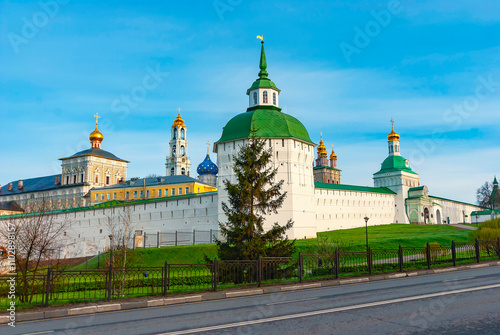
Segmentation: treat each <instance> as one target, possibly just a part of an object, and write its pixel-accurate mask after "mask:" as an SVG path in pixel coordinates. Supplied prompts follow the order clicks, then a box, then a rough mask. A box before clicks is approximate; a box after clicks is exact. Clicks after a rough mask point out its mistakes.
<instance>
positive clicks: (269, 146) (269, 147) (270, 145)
mask: <svg viewBox="0 0 500 335" xmlns="http://www.w3.org/2000/svg"><path fill="white" fill-rule="evenodd" d="M270 147H271V139H269V148H270Z"/></svg>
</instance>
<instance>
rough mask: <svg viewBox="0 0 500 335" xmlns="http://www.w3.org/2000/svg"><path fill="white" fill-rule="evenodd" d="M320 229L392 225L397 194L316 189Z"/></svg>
mask: <svg viewBox="0 0 500 335" xmlns="http://www.w3.org/2000/svg"><path fill="white" fill-rule="evenodd" d="M315 198H316V199H315V207H316V224H317V231H319V232H320V231H327V230H336V229H348V228H357V227H364V226H365V220H364V217H365V216H367V217H368V218H369V220H368V225H369V226H374V225H381V224H390V223H393V222H394V213H395V212H394V205H395V201H396V195H395V194H386V193H375V192H363V191H353V190H332V189H321V188H316V189H315Z"/></svg>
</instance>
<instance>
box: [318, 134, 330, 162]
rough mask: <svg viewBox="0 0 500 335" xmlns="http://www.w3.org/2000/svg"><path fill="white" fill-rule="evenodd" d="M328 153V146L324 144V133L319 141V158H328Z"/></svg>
mask: <svg viewBox="0 0 500 335" xmlns="http://www.w3.org/2000/svg"><path fill="white" fill-rule="evenodd" d="M327 155H328V153H327V152H326V146H325V143H324V142H323V133H321V140H320V141H319V145H318V156H325V157H326V156H327Z"/></svg>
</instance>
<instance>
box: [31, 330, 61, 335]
mask: <svg viewBox="0 0 500 335" xmlns="http://www.w3.org/2000/svg"><path fill="white" fill-rule="evenodd" d="M53 332H54V331H53V330H47V331H44V332H37V333H26V334H24V335H36V334H49V333H53Z"/></svg>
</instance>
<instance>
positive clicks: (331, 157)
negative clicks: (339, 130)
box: [330, 144, 337, 159]
mask: <svg viewBox="0 0 500 335" xmlns="http://www.w3.org/2000/svg"><path fill="white" fill-rule="evenodd" d="M336 157H337V155H336V154H335V150H333V144H332V153H331V154H330V159H334V158H336Z"/></svg>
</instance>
